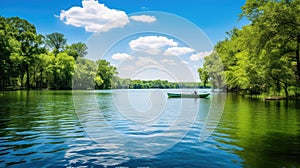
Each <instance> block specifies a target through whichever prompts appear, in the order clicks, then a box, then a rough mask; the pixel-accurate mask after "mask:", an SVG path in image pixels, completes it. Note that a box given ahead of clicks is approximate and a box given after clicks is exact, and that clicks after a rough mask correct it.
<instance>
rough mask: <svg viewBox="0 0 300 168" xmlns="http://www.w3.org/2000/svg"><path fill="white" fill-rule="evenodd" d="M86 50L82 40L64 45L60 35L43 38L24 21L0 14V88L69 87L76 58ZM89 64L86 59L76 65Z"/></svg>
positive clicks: (80, 66) (81, 66) (82, 55)
mask: <svg viewBox="0 0 300 168" xmlns="http://www.w3.org/2000/svg"><path fill="white" fill-rule="evenodd" d="M86 50H87V47H86V45H85V44H83V43H75V44H72V45H70V46H68V45H67V39H65V37H64V35H63V34H60V33H57V32H56V33H52V34H48V35H46V36H45V37H44V36H43V35H40V34H37V33H36V29H35V27H34V26H33V25H32V24H30V23H29V22H27V21H26V20H23V19H20V18H18V17H12V18H4V17H0V90H6V89H23V88H25V89H46V88H48V89H71V88H72V78H73V75H74V71H75V70H76V69H77V67H76V59H77V58H78V57H80V58H81V57H84V55H85V54H86ZM80 61H81V63H82V60H80ZM84 63H85V62H84ZM90 64H91V63H90V62H88V61H87V62H86V65H82V64H79V68H81V70H84V69H85V66H88V67H89V66H91V65H90ZM87 69H88V68H87ZM90 69H93V68H90ZM90 69H89V70H90ZM82 73H86V72H82ZM89 73H93V72H92V71H89ZM78 75H79V74H78ZM79 76H80V75H79ZM82 76H86V77H88V76H89V75H82Z"/></svg>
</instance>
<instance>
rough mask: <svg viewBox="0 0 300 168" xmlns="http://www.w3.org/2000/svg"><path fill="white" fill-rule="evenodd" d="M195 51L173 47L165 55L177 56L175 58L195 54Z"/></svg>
mask: <svg viewBox="0 0 300 168" xmlns="http://www.w3.org/2000/svg"><path fill="white" fill-rule="evenodd" d="M194 51H195V50H194V49H192V48H189V47H171V48H168V49H167V50H166V51H165V53H164V55H168V56H169V55H175V56H179V55H184V54H188V53H191V52H194Z"/></svg>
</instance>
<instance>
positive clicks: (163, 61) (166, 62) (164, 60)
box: [160, 59, 176, 65]
mask: <svg viewBox="0 0 300 168" xmlns="http://www.w3.org/2000/svg"><path fill="white" fill-rule="evenodd" d="M160 62H162V63H165V64H169V65H176V63H175V61H174V60H170V59H163V60H160Z"/></svg>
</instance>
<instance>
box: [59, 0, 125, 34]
mask: <svg viewBox="0 0 300 168" xmlns="http://www.w3.org/2000/svg"><path fill="white" fill-rule="evenodd" d="M60 20H61V21H63V22H64V23H65V24H68V25H73V26H76V27H84V28H85V30H86V31H88V32H98V33H99V32H107V31H109V30H110V29H113V28H120V27H124V26H125V25H126V24H128V23H129V19H128V16H127V14H126V13H125V12H124V11H119V10H115V9H109V8H108V7H106V6H105V5H104V4H100V3H98V1H97V0H83V1H82V7H72V8H70V9H69V10H67V11H64V10H62V11H61V13H60Z"/></svg>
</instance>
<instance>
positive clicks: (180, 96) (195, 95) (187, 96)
mask: <svg viewBox="0 0 300 168" xmlns="http://www.w3.org/2000/svg"><path fill="white" fill-rule="evenodd" d="M208 96H209V93H200V94H179V93H168V97H169V98H206V97H208Z"/></svg>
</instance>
